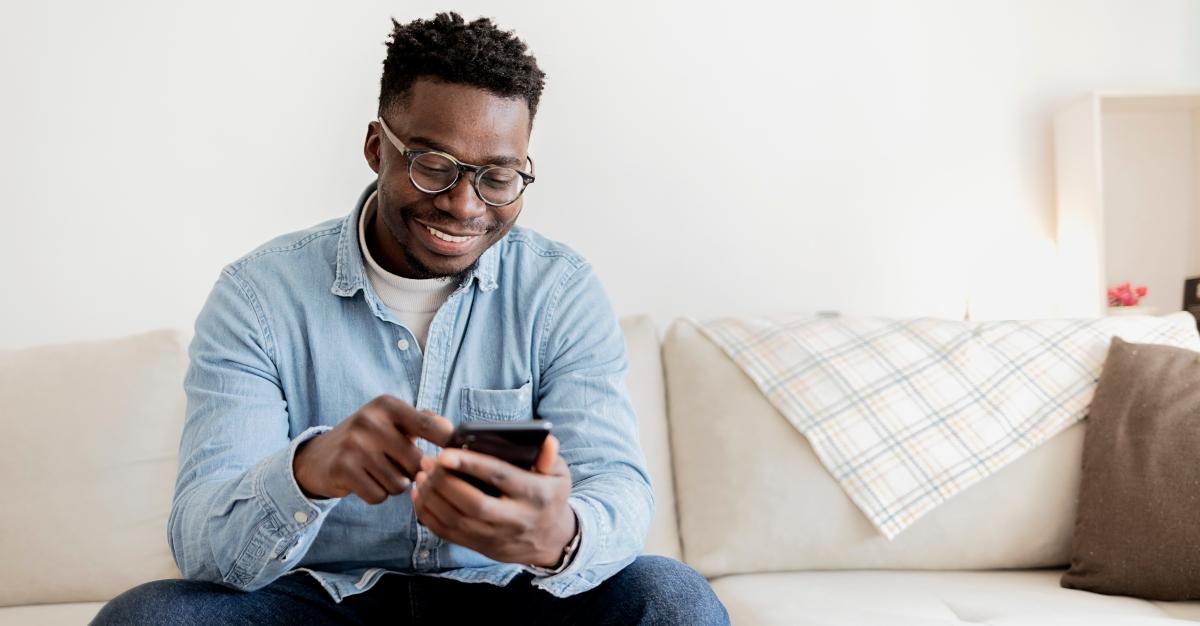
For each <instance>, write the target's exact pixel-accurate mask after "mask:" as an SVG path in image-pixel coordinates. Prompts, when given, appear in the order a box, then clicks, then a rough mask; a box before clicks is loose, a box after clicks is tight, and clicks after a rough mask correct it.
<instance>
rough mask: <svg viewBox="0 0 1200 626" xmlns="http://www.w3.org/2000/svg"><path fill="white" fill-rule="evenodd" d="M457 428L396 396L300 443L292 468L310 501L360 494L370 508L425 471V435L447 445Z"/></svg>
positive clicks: (373, 403)
mask: <svg viewBox="0 0 1200 626" xmlns="http://www.w3.org/2000/svg"><path fill="white" fill-rule="evenodd" d="M453 431H454V426H453V425H451V423H450V420H448V419H446V418H444V417H441V416H439V415H437V414H435V413H433V412H432V411H418V410H416V409H415V408H413V407H412V406H411V405H409V404H408V403H406V402H404V401H403V400H400V399H399V398H396V397H395V396H388V395H383V396H379V397H377V398H375V399H374V400H371V401H370V402H368V403H366V404H365V405H363V407H362V408H360V409H359V410H357V411H355V412H354V414H353V415H351V416H350V417H348V418H346V419H345V420H343V421H342V423H340V424H338V425H337V426H335V427H334V428H333V430H330V431H329V432H326V433H322V434H320V435H317V436H316V437H313V438H312V439H309V440H308V441H305V442H304V443H302V444H300V447H299V448H298V449H297V450H296V457H295V460H294V462H293V464H292V471H293V473H294V474H295V476H296V482H297V483H298V484H299V485H300V489H301V491H303V492H304V493H305V494H306V495H308V496H309V497H318V498H340V497H342V496H345V495H348V494H351V493H353V494H355V495H357V496H358V497H360V498H362V499H363V501H364V502H366V503H367V504H379V503H380V502H383V501H384V500H386V499H387V497H388V496H389V495H396V494H399V493H404V491H405V490H406V489H408V487H409V485H410V484H411V479H412V477H414V476H416V474H417V472H418V471H419V470H420V469H421V459H422V458H424V456H425V455H424V454H423V453H422V452H421V450H420V449H419V448H417V446H416V445H415V443H414V440H415V438H417V437H420V438H422V439H427V440H429V441H432V442H433V443H435V444H437V445H439V446H444V445H446V443H447V442H448V441H449V440H450V434H451V433H452V432H453Z"/></svg>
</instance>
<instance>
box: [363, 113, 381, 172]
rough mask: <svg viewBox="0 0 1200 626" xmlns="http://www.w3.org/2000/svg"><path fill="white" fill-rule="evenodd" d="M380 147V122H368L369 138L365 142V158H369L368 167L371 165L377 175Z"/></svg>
mask: <svg viewBox="0 0 1200 626" xmlns="http://www.w3.org/2000/svg"><path fill="white" fill-rule="evenodd" d="M379 147H380V145H379V122H368V123H367V138H366V140H365V141H363V156H364V157H366V158H367V165H370V166H371V170H372V171H374V172H375V173H376V174H378V173H379V162H380V156H379V154H380V152H379Z"/></svg>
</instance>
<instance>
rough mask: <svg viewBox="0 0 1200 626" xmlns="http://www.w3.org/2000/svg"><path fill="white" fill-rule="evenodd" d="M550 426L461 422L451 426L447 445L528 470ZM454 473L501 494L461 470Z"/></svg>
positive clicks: (491, 493)
mask: <svg viewBox="0 0 1200 626" xmlns="http://www.w3.org/2000/svg"><path fill="white" fill-rule="evenodd" d="M552 427H553V424H551V423H550V422H547V421H545V420H525V421H520V422H463V423H461V424H459V425H458V428H455V429H454V434H453V435H451V436H450V443H448V444H446V447H447V448H462V449H463V450H471V451H474V452H479V453H482V454H488V455H491V456H494V457H496V458H498V459H501V460H503V461H506V462H508V463H511V464H513V465H516V466H517V467H519V468H521V469H524V470H530V469H533V464H534V463H535V462H537V458H538V455H539V454H541V452H542V444H543V443H545V441H546V436H547V435H549V434H550V429H551V428H552ZM455 475H457V476H458V477H459V478H461V479H463V480H465V481H467V482H468V483H470V484H472V485H474V486H475V487H476V488H478V489H479V490H480V491H482V492H484V493H486V494H488V495H489V496H499V495H500V491H499V490H498V489H496V488H495V487H494V486H492V485H490V484H488V483H485V482H483V481H482V480H479V479H478V478H475V477H474V476H470V475H467V474H464V473H462V472H455Z"/></svg>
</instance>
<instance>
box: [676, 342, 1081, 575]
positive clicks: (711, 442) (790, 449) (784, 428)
mask: <svg viewBox="0 0 1200 626" xmlns="http://www.w3.org/2000/svg"><path fill="white" fill-rule="evenodd" d="M663 367H664V369H665V372H666V381H667V397H668V399H669V403H668V411H669V416H670V420H669V421H670V428H671V447H672V461H673V467H674V471H675V484H676V494H675V496H676V502H677V505H678V511H679V526H680V538H681V540H682V545H683V556H684V560H685V561H686V562H687V563H688V564H689V565H691V566H692V567H694V568H696V569H697V570H699V571H700V572H701V573H703V574H705V575H706V576H710V577H712V576H721V575H725V574H734V573H748V572H767V571H787V570H811V569H993V568H1008V569H1014V568H1030V567H1046V566H1059V565H1066V563H1067V557H1068V553H1069V547H1070V538H1071V529H1072V526H1073V524H1074V514H1075V497H1076V494H1077V492H1078V485H1079V461H1080V454H1081V449H1082V441H1083V428H1084V426H1083V425H1082V424H1076V425H1074V426H1072V427H1071V428H1069V429H1067V430H1066V431H1064V432H1062V433H1060V434H1059V435H1057V436H1055V437H1053V438H1052V439H1050V440H1049V441H1048V442H1046V443H1045V444H1044V445H1042V446H1041V447H1039V448H1037V449H1034V450H1032V451H1030V452H1029V453H1028V454H1026V455H1024V456H1022V457H1021V458H1020V459H1018V460H1017V461H1015V462H1014V463H1012V464H1010V465H1008V466H1007V467H1005V468H1003V469H1001V470H1000V471H998V472H997V473H995V474H993V475H992V476H990V477H988V478H987V479H985V480H983V481H982V482H980V483H978V484H977V485H975V486H973V487H972V488H971V489H968V490H966V491H964V492H963V493H961V494H959V495H957V496H955V497H954V498H953V499H951V500H949V501H948V502H946V503H944V504H942V505H941V506H940V507H938V508H937V509H934V510H933V511H932V512H930V513H929V514H928V515H926V516H925V517H923V518H922V519H921V520H919V521H918V522H916V523H915V524H914V525H913V526H911V527H910V528H908V529H907V530H905V532H903V533H901V534H900V535H899V536H898V537H896V538H895V539H894V540H892V541H890V542H889V541H888V540H887V539H886V538H884V537H883V535H881V534H880V533H879V532H878V531H877V530H876V529H875V527H874V526H872V525H871V523H870V522H869V521H868V520H867V518H866V517H865V516H864V515H863V514H862V513H861V511H859V509H858V508H857V507H856V506H855V505H854V504H853V502H851V501H850V499H849V498H848V497H847V496H846V494H845V492H844V491H843V490H842V489H841V487H839V486H838V484H837V482H836V481H834V479H833V478H832V476H831V475H830V474H829V472H828V471H827V470H826V469H825V467H824V466H823V465H822V464H821V463H820V462H819V461H818V460H817V458H816V456H815V455H814V454H813V451H812V448H811V447H810V446H809V445H808V441H807V440H806V439H805V438H804V437H803V436H802V435H801V434H800V433H799V432H798V431H797V430H796V429H795V428H794V427H793V426H792V425H791V424H790V423H789V422H788V421H787V420H786V419H785V418H784V417H783V416H782V415H780V414H779V412H778V411H776V410H775V409H774V408H773V407H772V406H771V405H770V403H768V402H767V400H766V399H765V398H764V397H763V395H762V393H761V392H760V391H759V390H758V387H757V386H755V384H754V383H753V381H751V380H750V378H749V377H747V376H746V375H745V374H744V373H743V372H742V370H741V369H740V368H739V367H738V366H737V365H735V364H734V363H733V362H732V361H731V360H730V359H729V358H728V357H727V356H726V355H725V353H724V352H722V351H721V350H720V348H718V347H717V346H716V345H714V344H713V343H711V342H710V341H709V340H708V339H707V338H706V337H705V336H704V335H703V334H702V333H701V332H700V330H699V329H698V328H696V326H695V325H694V324H692V323H690V322H687V321H680V322H677V323H676V324H675V325H673V326H672V328H671V329H670V330H669V331H668V333H667V337H666V339H665V341H664V343H663Z"/></svg>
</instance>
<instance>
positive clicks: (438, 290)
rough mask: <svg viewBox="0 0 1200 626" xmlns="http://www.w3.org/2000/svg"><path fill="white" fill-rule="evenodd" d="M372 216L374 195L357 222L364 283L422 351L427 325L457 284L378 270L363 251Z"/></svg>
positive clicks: (447, 279)
mask: <svg viewBox="0 0 1200 626" xmlns="http://www.w3.org/2000/svg"><path fill="white" fill-rule="evenodd" d="M374 215H375V194H371V197H370V198H367V202H366V204H365V205H364V206H363V211H362V215H361V216H359V219H358V247H359V248H360V249H362V255H363V261H364V262H365V265H366V268H367V280H370V281H371V287H373V288H374V289H375V295H377V296H379V299H380V300H382V301H383V304H384V305H386V306H387V308H389V309H391V310H392V312H393V313H395V314H396V316H397V317H399V318H400V321H401V322H403V323H404V325H405V326H407V327H408V329H409V330H411V331H412V334H413V336H414V337H416V338H417V341H418V342H419V343H420V345H421V349H422V350H424V349H425V337H426V335H428V334H429V325H430V324H432V323H433V316H434V315H436V314H437V310H438V309H439V308H440V307H441V306H442V303H444V302H445V301H446V298H449V297H450V294H451V293H453V292H454V288H455V287H457V285H456V284H455V283H454V278H453V277H447V278H427V279H418V278H405V277H403V276H398V275H396V274H393V273H391V272H389V271H387V270H385V269H383V267H381V266H380V265H379V264H378V263H376V262H375V259H374V258H373V257H372V256H371V251H370V249H368V248H367V236H366V232H367V229H366V225H367V223H368V222H369V221H370V219H371V217H372V216H374Z"/></svg>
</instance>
